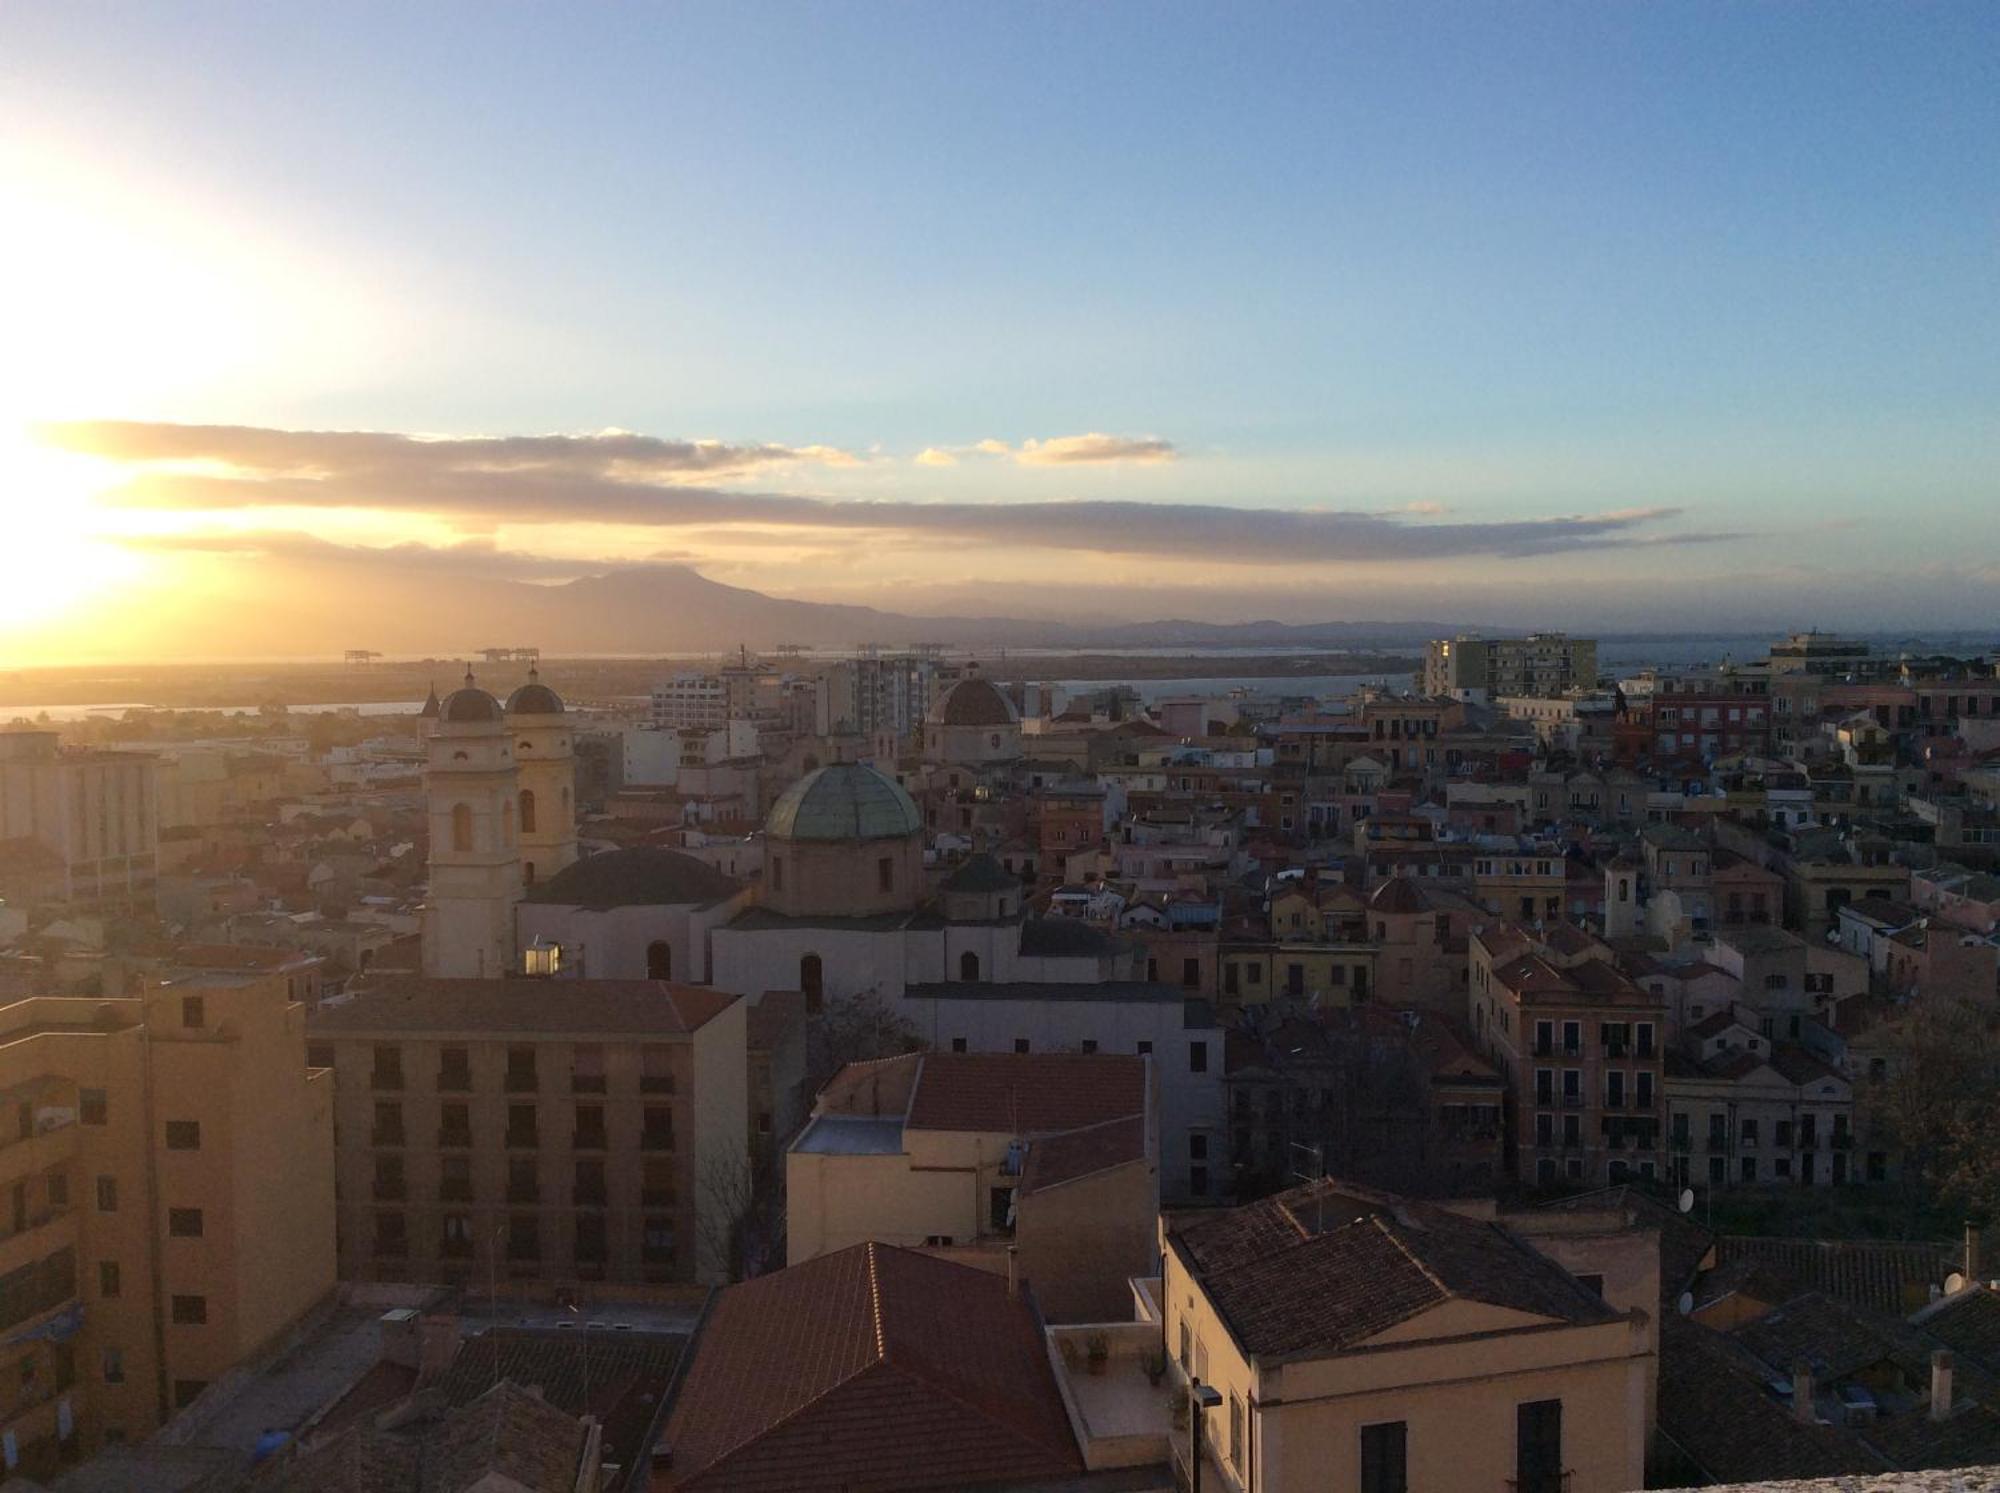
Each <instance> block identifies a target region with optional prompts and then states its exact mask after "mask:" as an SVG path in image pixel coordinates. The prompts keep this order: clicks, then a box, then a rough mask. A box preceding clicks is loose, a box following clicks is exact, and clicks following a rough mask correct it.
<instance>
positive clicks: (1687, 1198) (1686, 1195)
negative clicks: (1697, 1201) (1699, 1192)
mask: <svg viewBox="0 0 2000 1493" xmlns="http://www.w3.org/2000/svg"><path fill="white" fill-rule="evenodd" d="M1677 1206H1678V1207H1679V1208H1680V1210H1681V1212H1683V1213H1692V1212H1694V1189H1693V1188H1692V1187H1683V1188H1682V1189H1681V1197H1680V1202H1679V1204H1678V1205H1677Z"/></svg>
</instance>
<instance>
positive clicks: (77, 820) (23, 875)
mask: <svg viewBox="0 0 2000 1493" xmlns="http://www.w3.org/2000/svg"><path fill="white" fill-rule="evenodd" d="M158 774H159V764H158V763H157V762H156V761H155V760H154V759H153V758H152V757H149V756H146V755H144V754H142V753H138V752H97V751H88V752H86V751H63V750H61V749H60V738H59V737H58V736H57V734H56V733H55V732H53V731H7V732H0V895H6V896H9V897H11V898H12V899H13V900H15V901H17V902H24V903H25V902H28V901H31V900H43V899H52V900H57V901H60V902H62V903H65V904H73V905H75V906H76V907H78V908H81V909H90V910H96V909H112V908H144V909H150V908H151V906H152V902H153V883H154V879H155V877H156V875H157V871H158V866H159V849H160V821H159V805H158V793H157V784H158ZM10 872H12V873H14V874H10ZM30 893H32V894H33V895H32V897H31V896H30V895H29V894H30Z"/></svg>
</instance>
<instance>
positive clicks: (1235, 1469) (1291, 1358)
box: [1148, 1181, 1657, 1493]
mask: <svg viewBox="0 0 2000 1493" xmlns="http://www.w3.org/2000/svg"><path fill="white" fill-rule="evenodd" d="M1648 1242H1649V1243H1650V1240H1649V1241H1648ZM1164 1244H1165V1260H1164V1262H1163V1268H1162V1274H1161V1278H1160V1279H1159V1280H1158V1281H1157V1282H1148V1285H1149V1286H1150V1287H1152V1288H1153V1289H1154V1290H1156V1292H1157V1296H1156V1298H1155V1299H1156V1300H1157V1302H1158V1310H1159V1313H1160V1318H1159V1322H1158V1325H1157V1326H1156V1327H1155V1328H1154V1330H1155V1331H1156V1332H1157V1331H1164V1333H1165V1336H1166V1344H1167V1352H1168V1354H1169V1355H1170V1358H1171V1361H1172V1369H1171V1372H1172V1374H1173V1376H1174V1378H1175V1381H1176V1383H1177V1384H1180V1385H1184V1386H1187V1387H1189V1388H1190V1390H1191V1391H1193V1394H1194V1396H1195V1397H1196V1408H1195V1409H1194V1411H1193V1413H1194V1414H1195V1415H1197V1416H1199V1417H1200V1420H1201V1442H1200V1444H1201V1453H1202V1457H1203V1461H1204V1466H1203V1468H1202V1471H1201V1474H1200V1483H1201V1485H1202V1486H1204V1487H1216V1488H1235V1489H1241V1490H1244V1493H1290V1490H1293V1489H1299V1490H1305V1489H1320V1488H1326V1487H1330V1486H1331V1487H1342V1488H1356V1489H1359V1490H1361V1493H1393V1490H1400V1489H1404V1488H1423V1489H1427V1490H1429V1489H1436V1490H1443V1493H1488V1490H1492V1489H1498V1488H1508V1489H1512V1490H1514V1493H1614V1490H1618V1489H1625V1488H1637V1487H1639V1486H1641V1485H1642V1483H1643V1481H1644V1471H1645V1460H1646V1428H1647V1421H1648V1417H1649V1408H1648V1407H1649V1399H1650V1396H1649V1395H1648V1393H1647V1389H1648V1384H1649V1376H1650V1371H1651V1365H1652V1362H1653V1334H1651V1333H1650V1332H1648V1331H1646V1330H1645V1329H1644V1328H1643V1326H1642V1325H1641V1324H1642V1323H1644V1322H1645V1321H1647V1320H1648V1319H1649V1317H1650V1314H1651V1313H1652V1312H1653V1311H1654V1310H1656V1308H1657V1284H1656V1282H1657V1274H1655V1275H1653V1276H1652V1277H1650V1278H1648V1280H1647V1282H1646V1283H1647V1285H1649V1286H1651V1289H1652V1292H1653V1294H1652V1295H1651V1296H1649V1297H1648V1298H1647V1299H1646V1301H1645V1311H1644V1313H1633V1312H1631V1311H1630V1310H1629V1309H1621V1305H1620V1304H1619V1303H1617V1302H1614V1300H1612V1299H1608V1298H1610V1296H1611V1287H1610V1278H1609V1276H1608V1275H1607V1276H1606V1277H1604V1279H1603V1280H1602V1281H1601V1282H1600V1287H1599V1288H1598V1289H1593V1288H1592V1287H1590V1286H1587V1285H1585V1284H1584V1283H1583V1282H1582V1281H1580V1280H1579V1279H1578V1278H1577V1277H1576V1276H1574V1275H1572V1274H1570V1273H1569V1271H1567V1270H1565V1269H1564V1268H1563V1267H1562V1266H1561V1265H1558V1264H1557V1263H1556V1262H1555V1260H1554V1259H1552V1258H1550V1257H1549V1255H1548V1254H1545V1253H1543V1252H1541V1251H1540V1250H1539V1249H1538V1248H1537V1247H1536V1244H1535V1243H1534V1242H1531V1241H1530V1240H1529V1239H1527V1238H1525V1237H1523V1236H1522V1235H1521V1233H1519V1232H1518V1231H1516V1230H1513V1229H1509V1228H1504V1227H1502V1226H1501V1225H1499V1224H1496V1223H1492V1222H1482V1221H1477V1220H1474V1219H1470V1218H1465V1217H1461V1216H1459V1215H1457V1214H1455V1213H1451V1212H1447V1211H1446V1210H1444V1209H1441V1208H1436V1207H1431V1206H1428V1205H1425V1204H1422V1203H1417V1202H1412V1201H1409V1200H1407V1199H1404V1198H1398V1197H1390V1196H1387V1195H1384V1194H1381V1193H1374V1192H1369V1191H1366V1190H1363V1189H1360V1188H1356V1187H1354V1186H1352V1185H1350V1184H1347V1183H1344V1182H1336V1181H1323V1182H1315V1183H1309V1184H1307V1185H1305V1186H1302V1187H1297V1188H1294V1189H1292V1190H1291V1191H1289V1192H1285V1193H1281V1194H1279V1195H1277V1196H1275V1197H1270V1198H1266V1199H1264V1200H1263V1201H1261V1202H1257V1203H1252V1204H1249V1205H1247V1206H1245V1207H1241V1208H1233V1209H1230V1210H1228V1211H1226V1212H1221V1213H1214V1212H1210V1213H1203V1214H1197V1215H1190V1216H1188V1217H1186V1218H1184V1219H1182V1220H1179V1221H1178V1222H1177V1223H1175V1224H1174V1225H1172V1226H1170V1227H1169V1228H1168V1229H1167V1230H1166V1233H1165V1241H1164ZM1599 1268H1601V1267H1599ZM1149 1325H1151V1324H1149ZM1170 1444H1171V1447H1172V1456H1173V1459H1174V1462H1175V1464H1176V1475H1177V1481H1179V1482H1181V1483H1182V1485H1185V1483H1186V1482H1187V1481H1188V1474H1189V1473H1190V1472H1191V1471H1192V1470H1193V1469H1192V1465H1191V1463H1192V1452H1193V1449H1192V1447H1191V1445H1190V1438H1189V1437H1188V1435H1187V1434H1186V1433H1185V1432H1184V1431H1182V1430H1180V1429H1178V1428H1176V1429H1175V1430H1174V1432H1173V1433H1172V1435H1171V1443H1170Z"/></svg>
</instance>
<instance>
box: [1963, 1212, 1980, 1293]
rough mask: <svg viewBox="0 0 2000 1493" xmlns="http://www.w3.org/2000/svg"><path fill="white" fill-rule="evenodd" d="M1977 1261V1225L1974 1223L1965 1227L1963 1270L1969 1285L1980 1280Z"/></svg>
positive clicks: (1978, 1253) (1978, 1251) (1978, 1250)
mask: <svg viewBox="0 0 2000 1493" xmlns="http://www.w3.org/2000/svg"><path fill="white" fill-rule="evenodd" d="M1979 1259H1980V1249H1979V1225H1978V1224H1976V1223H1969V1224H1967V1225H1966V1226H1965V1266H1964V1269H1965V1279H1966V1282H1967V1284H1970V1283H1971V1282H1973V1281H1976V1280H1978V1279H1980V1269H1979Z"/></svg>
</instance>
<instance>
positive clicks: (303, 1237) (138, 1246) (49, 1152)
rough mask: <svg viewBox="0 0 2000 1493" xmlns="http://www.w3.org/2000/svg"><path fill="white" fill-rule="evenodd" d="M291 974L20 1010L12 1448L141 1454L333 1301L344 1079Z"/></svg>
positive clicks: (2, 1175)
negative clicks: (335, 1127)
mask: <svg viewBox="0 0 2000 1493" xmlns="http://www.w3.org/2000/svg"><path fill="white" fill-rule="evenodd" d="M305 1058H306V1052H305V1007H304V1005H303V1004H301V1003H299V1002H296V1001H293V1000H291V999H289V998H288V997H287V994H286V990H285V982H284V979H283V978H282V977H281V976H268V975H266V976H253V975H228V974H207V975H198V976H192V977H188V978H185V979H180V980H176V981H172V982H168V983H155V984H152V985H149V986H147V987H146V988H145V989H144V991H143V993H142V994H140V995H138V996H135V997H131V998H125V999H115V1000H101V999H96V998H82V999H79V998H66V997H35V998H32V999H28V1000H24V1001H18V1002H15V1003H14V1004H12V1005H8V1006H5V1007H0V1092H4V1093H5V1094H6V1095H7V1096H8V1098H10V1099H11V1100H12V1108H13V1110H14V1115H13V1117H12V1119H11V1120H10V1121H9V1122H8V1123H7V1125H6V1127H5V1137H4V1139H0V1190H4V1195H5V1197H6V1198H7V1200H8V1201H7V1212H6V1214H5V1215H4V1223H5V1230H4V1233H0V1436H4V1439H5V1444H6V1447H7V1451H8V1465H9V1468H10V1469H11V1470H14V1471H19V1472H21V1473H23V1474H26V1475H28V1476H36V1477H41V1476H47V1475H50V1474H51V1473H52V1472H53V1471H54V1470H55V1469H56V1468H57V1467H58V1466H60V1465H61V1464H62V1463H63V1462H65V1461H68V1460H72V1459H74V1458H78V1457H82V1456H87V1455H90V1454H92V1453H94V1452H95V1451H97V1450H98V1449H99V1448H101V1447H103V1446H107V1445H113V1444H116V1443H120V1442H128V1441H137V1440H139V1439H141V1438H143V1437H145V1436H147V1435H149V1434H150V1433H151V1432H152V1431H154V1430H155V1429H157V1428H158V1427H159V1426H160V1425H162V1424H163V1423H164V1422H165V1421H166V1420H168V1419H169V1418H170V1417H171V1416H172V1415H173V1414H174V1413H175V1412H176V1411H178V1410H181V1409H184V1408H186V1407H187V1406H188V1405H190V1404H192V1403H193V1402H194V1401H195V1400H196V1399H197V1398H198V1397H199V1396H200V1395H201V1394H202V1392H203V1391H204V1390H205V1389H207V1388H208V1386H209V1385H211V1384H212V1383H214V1382H215V1381H216V1380H218V1379H220V1378H222V1377H223V1376H224V1375H225V1374H227V1373H228V1372H229V1371H230V1370H231V1369H232V1368H234V1367H236V1366H237V1365H239V1364H241V1363H243V1362H245V1361H246V1360H251V1359H255V1358H257V1357H259V1356H260V1355H261V1354H263V1353H264V1352H266V1351H268V1350H269V1349H271V1348H273V1347H274V1346H275V1345H276V1344H277V1343H278V1342H279V1341H280V1340H281V1339H282V1338H283V1337H284V1335H285V1334H286V1332H287V1331H289V1330H290V1329H291V1328H292V1327H293V1325H294V1324H296V1323H297V1322H298V1320H299V1319H300V1318H301V1317H302V1316H303V1315H305V1314H306V1313H308V1312H309V1311H311V1310H312V1309H313V1308H314V1306H315V1305H316V1304H317V1303H319V1302H320V1301H321V1300H322V1299H323V1298H324V1297H325V1296H326V1295H327V1294H328V1293H329V1292H330V1291H331V1290H332V1289H333V1287H334V1282H335V1276H334V1254H333V1133H332V1120H333V1114H332V1103H331V1092H330V1091H331V1087H332V1085H331V1081H330V1075H326V1074H323V1073H313V1072H309V1071H308V1069H307V1066H306V1061H305Z"/></svg>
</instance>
